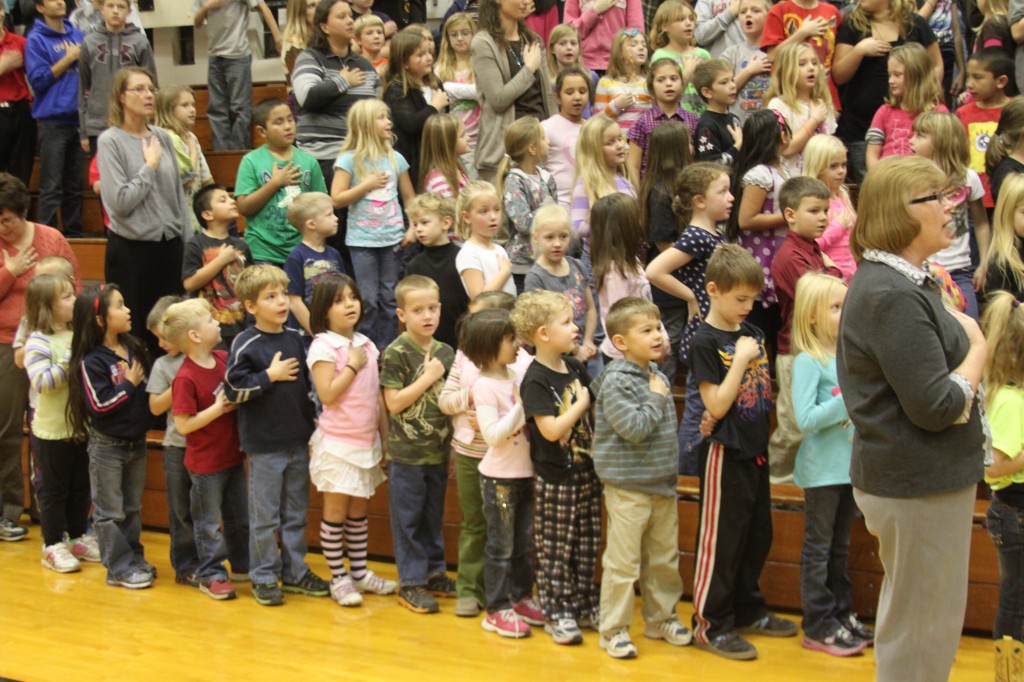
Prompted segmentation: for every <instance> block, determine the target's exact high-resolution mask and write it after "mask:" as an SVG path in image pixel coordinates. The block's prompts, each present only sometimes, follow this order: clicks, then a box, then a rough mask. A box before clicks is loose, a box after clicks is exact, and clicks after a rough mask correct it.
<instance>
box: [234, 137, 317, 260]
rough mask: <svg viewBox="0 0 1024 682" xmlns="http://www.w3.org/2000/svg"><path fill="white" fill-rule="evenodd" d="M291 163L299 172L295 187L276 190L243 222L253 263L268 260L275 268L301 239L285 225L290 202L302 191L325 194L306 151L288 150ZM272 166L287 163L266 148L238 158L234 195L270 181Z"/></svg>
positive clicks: (313, 164) (287, 224)
mask: <svg viewBox="0 0 1024 682" xmlns="http://www.w3.org/2000/svg"><path fill="white" fill-rule="evenodd" d="M292 163H294V164H296V165H297V166H298V167H299V168H300V169H301V170H302V175H301V177H300V178H299V182H298V184H295V185H288V186H286V187H282V188H281V189H279V190H277V193H276V194H274V196H273V197H271V198H270V199H269V200H268V201H267V203H265V204H263V208H261V209H260V210H259V211H258V212H257V213H256V214H255V215H253V216H251V217H249V218H246V219H245V226H246V227H245V242H246V244H248V245H249V251H251V252H252V257H253V260H255V261H269V262H271V263H275V264H277V265H281V264H283V263H284V261H285V259H286V258H288V254H289V253H291V250H292V249H293V248H295V245H296V244H298V243H299V242H300V241H302V236H301V235H300V234H299V233H298V231H297V230H296V229H295V228H294V227H292V226H291V224H290V223H289V222H288V207H289V206H291V203H292V200H293V199H294V198H295V197H297V196H299V195H300V194H302V193H303V192H326V191H327V185H326V184H324V174H323V172H322V171H321V170H320V164H319V163H318V162H317V160H316V159H314V158H313V157H312V156H310V155H309V154H307V153H306V152H304V151H302V150H301V149H298V148H297V147H292ZM274 164H277V166H278V167H281V168H283V167H284V166H287V165H288V162H287V161H281V160H280V159H278V158H276V157H274V155H273V154H271V153H270V150H269V149H267V145H263V146H262V147H258V148H256V149H253V150H252V151H251V152H249V153H248V154H246V155H245V156H244V157H243V158H242V163H241V164H240V165H239V166H238V178H237V179H236V180H235V196H245V195H247V194H252V193H253V192H255V191H256V190H258V189H259V188H260V187H262V186H263V185H265V184H267V183H268V182H270V173H271V171H272V170H273V167H274Z"/></svg>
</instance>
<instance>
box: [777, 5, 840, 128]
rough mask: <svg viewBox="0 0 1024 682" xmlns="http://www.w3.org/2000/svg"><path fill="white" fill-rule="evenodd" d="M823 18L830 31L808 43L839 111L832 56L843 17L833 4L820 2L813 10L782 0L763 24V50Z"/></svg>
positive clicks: (827, 30)
mask: <svg viewBox="0 0 1024 682" xmlns="http://www.w3.org/2000/svg"><path fill="white" fill-rule="evenodd" d="M818 17H821V18H823V19H825V20H826V21H828V28H827V29H825V32H824V33H823V34H822V35H821V36H819V37H817V38H811V39H810V40H808V41H807V42H808V43H810V45H811V46H812V47H813V48H814V51H815V52H817V53H818V61H820V62H821V65H822V66H824V67H825V76H826V77H827V78H828V90H829V92H830V93H832V104H833V106H835V108H836V111H839V109H840V105H839V90H837V89H836V84H835V82H833V80H832V57H833V56H834V55H835V53H836V31H838V30H839V24H840V23H842V20H843V17H842V15H841V14H840V13H839V10H837V9H836V8H835V7H834V6H833V5H830V4H829V3H827V2H818V3H817V5H816V6H815V7H813V8H812V9H807V8H806V7H801V6H800V5H798V4H796V3H795V2H793V1H792V0H782V2H780V3H778V4H777V5H774V6H773V7H772V8H771V11H769V12H768V18H767V19H765V22H764V32H762V33H761V49H762V50H764V51H765V52H767V51H768V48H769V47H774V46H776V45H778V44H779V43H781V42H782V41H784V40H785V39H786V38H788V37H789V36H791V35H793V34H794V33H796V32H797V30H798V29H799V28H800V26H802V25H803V23H804V21H806V20H807V19H817V18H818Z"/></svg>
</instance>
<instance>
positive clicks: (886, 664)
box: [853, 465, 976, 682]
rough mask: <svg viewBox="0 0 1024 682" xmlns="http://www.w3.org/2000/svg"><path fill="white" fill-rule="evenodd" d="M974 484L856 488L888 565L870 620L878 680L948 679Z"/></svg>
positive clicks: (962, 603) (959, 624)
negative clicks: (915, 489)
mask: <svg viewBox="0 0 1024 682" xmlns="http://www.w3.org/2000/svg"><path fill="white" fill-rule="evenodd" d="M937 466H941V465H937ZM975 490H976V488H975V486H973V485H971V486H968V487H966V488H961V489H960V490H954V491H952V492H948V493H939V494H936V495H926V496H923V497H911V498H906V499H903V498H893V497H876V496H875V495H870V494H868V493H866V492H864V491H863V490H858V489H856V488H854V490H853V496H854V499H855V500H856V501H857V506H859V507H860V509H861V511H862V512H863V513H864V521H865V523H866V525H867V528H868V531H869V532H870V533H871V534H872V535H874V536H875V537H876V538H878V557H879V558H880V559H881V560H882V567H883V568H884V569H885V577H884V578H883V579H882V591H881V594H880V595H879V597H878V618H877V620H876V624H875V662H876V664H877V673H876V678H875V679H876V680H877V681H878V682H937V681H938V680H945V679H948V678H949V672H950V669H951V668H952V667H953V659H954V658H955V657H956V650H957V647H958V646H959V645H960V633H961V631H962V630H963V625H964V613H965V612H966V610H967V570H968V567H969V564H970V550H971V525H972V523H973V518H972V514H973V511H974V497H975Z"/></svg>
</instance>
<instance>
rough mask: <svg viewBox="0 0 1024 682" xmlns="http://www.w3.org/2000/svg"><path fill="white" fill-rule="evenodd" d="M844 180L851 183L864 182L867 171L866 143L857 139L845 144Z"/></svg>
mask: <svg viewBox="0 0 1024 682" xmlns="http://www.w3.org/2000/svg"><path fill="white" fill-rule="evenodd" d="M846 155H847V160H846V168H847V175H846V181H847V182H851V183H858V184H859V183H862V182H864V176H865V175H867V172H868V143H867V142H865V141H864V140H857V141H856V142H850V143H848V144H847V145H846Z"/></svg>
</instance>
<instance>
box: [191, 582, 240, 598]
mask: <svg viewBox="0 0 1024 682" xmlns="http://www.w3.org/2000/svg"><path fill="white" fill-rule="evenodd" d="M199 591H200V592H202V593H203V594H205V595H206V596H208V597H210V598H212V599H217V600H219V601H223V600H227V599H234V598H235V597H236V596H238V595H236V594H235V588H234V587H232V586H231V581H230V580H210V581H209V582H205V583H199Z"/></svg>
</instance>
